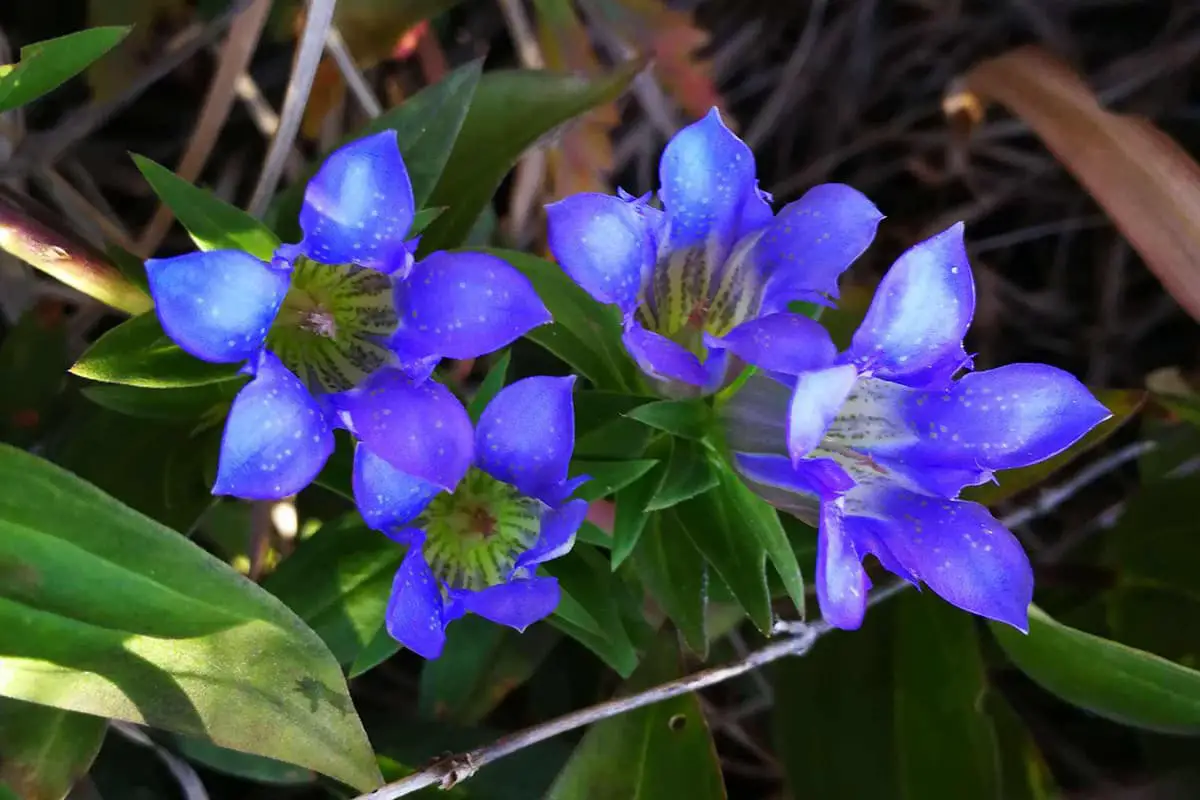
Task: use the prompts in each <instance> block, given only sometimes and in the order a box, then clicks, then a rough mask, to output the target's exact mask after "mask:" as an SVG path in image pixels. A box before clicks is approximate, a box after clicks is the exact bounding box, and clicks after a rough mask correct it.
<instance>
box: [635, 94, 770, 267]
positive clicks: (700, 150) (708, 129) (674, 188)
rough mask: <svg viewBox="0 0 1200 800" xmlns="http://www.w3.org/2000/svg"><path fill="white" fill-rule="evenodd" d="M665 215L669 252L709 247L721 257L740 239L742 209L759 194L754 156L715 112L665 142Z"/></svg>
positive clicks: (662, 192) (662, 176)
mask: <svg viewBox="0 0 1200 800" xmlns="http://www.w3.org/2000/svg"><path fill="white" fill-rule="evenodd" d="M658 172H659V181H660V183H661V185H662V188H661V190H660V196H661V197H662V202H663V207H664V208H665V210H666V212H667V230H668V234H667V235H668V237H669V238H668V241H667V247H668V248H669V249H670V250H678V249H681V248H685V247H694V246H698V245H703V244H706V243H708V242H710V241H711V242H712V244H713V245H714V246H715V247H716V248H717V250H718V251H719V252H720V256H721V257H722V258H723V257H724V254H725V252H727V251H728V249H729V248H730V247H731V246H732V245H733V241H734V239H735V238H736V237H737V228H738V224H739V222H740V221H741V217H742V210H743V207H744V206H745V204H746V202H747V200H748V199H749V198H750V196H751V195H752V194H753V193H754V192H756V185H757V184H756V181H755V176H754V154H753V153H751V152H750V148H749V147H747V146H746V143H745V142H743V141H742V140H741V139H739V138H738V137H737V136H735V135H734V134H733V132H732V131H730V130H729V128H727V127H725V123H724V122H722V121H721V115H720V112H718V111H717V110H716V109H715V108H714V109H713V110H712V111H710V112H709V113H708V114H707V115H705V117H704V118H703V119H701V120H700V121H699V122H695V123H692V124H691V125H688V126H687V127H686V128H684V129H683V130H681V131H679V133H677V134H675V136H674V138H672V139H671V141H670V142H668V143H667V146H666V149H665V150H664V151H663V155H662V160H661V162H660V163H659V170H658Z"/></svg>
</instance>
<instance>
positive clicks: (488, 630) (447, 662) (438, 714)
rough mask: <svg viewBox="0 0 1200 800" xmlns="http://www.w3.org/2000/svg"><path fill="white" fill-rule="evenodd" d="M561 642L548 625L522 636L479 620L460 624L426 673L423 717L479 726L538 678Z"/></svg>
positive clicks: (422, 690) (422, 686)
mask: <svg viewBox="0 0 1200 800" xmlns="http://www.w3.org/2000/svg"><path fill="white" fill-rule="evenodd" d="M561 638H562V637H561V635H560V634H559V633H558V631H556V630H554V629H553V628H551V627H548V626H546V625H534V626H533V627H531V628H529V629H528V630H526V631H524V632H523V633H518V632H516V631H514V630H512V629H511V628H505V627H502V626H500V625H497V624H496V623H494V622H490V621H489V620H486V619H483V618H482V617H477V616H474V615H467V616H466V617H463V618H462V619H460V620H457V621H455V622H454V624H452V625H450V627H448V628H447V629H446V648H445V651H444V652H443V653H442V655H441V657H440V658H438V659H436V660H434V661H427V662H426V663H425V666H424V667H423V668H422V669H421V683H420V691H419V693H418V703H419V710H420V712H421V714H422V715H423V716H426V717H430V718H434V719H442V720H447V721H451V722H456V723H458V724H460V725H474V724H475V723H477V722H479V721H480V720H482V719H483V718H484V717H485V716H487V715H488V714H489V713H490V712H491V711H492V710H493V709H495V707H496V706H498V705H499V704H500V702H501V701H502V700H504V698H505V697H507V696H508V695H509V693H511V692H512V691H513V690H514V689H516V688H518V687H519V686H521V685H522V684H524V683H525V682H526V681H528V680H529V679H530V678H531V677H533V673H534V671H536V670H537V668H538V666H540V665H541V663H542V662H543V661H544V660H545V659H546V656H548V655H549V654H550V651H551V650H552V649H553V648H554V646H555V645H556V644H558V642H559V641H560V640H561Z"/></svg>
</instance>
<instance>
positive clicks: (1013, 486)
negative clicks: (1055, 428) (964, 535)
mask: <svg viewBox="0 0 1200 800" xmlns="http://www.w3.org/2000/svg"><path fill="white" fill-rule="evenodd" d="M1093 394H1095V395H1096V399H1097V400H1099V401H1100V402H1101V403H1103V404H1104V405H1105V406H1107V407H1108V410H1109V411H1111V412H1112V414H1113V415H1112V418H1111V419H1108V420H1107V421H1105V422H1102V423H1100V424H1099V425H1097V426H1096V427H1095V428H1093V429H1092V430H1091V431H1089V432H1088V434H1087V435H1086V436H1084V437H1083V438H1082V439H1080V440H1079V441H1078V442H1076V443H1075V444H1074V445H1072V446H1071V447H1069V448H1067V450H1065V451H1064V452H1062V453H1059V454H1058V455H1056V456H1055V457H1054V458H1048V459H1046V460H1045V461H1041V462H1039V463H1037V464H1034V465H1033V466H1031V467H1025V468H1024V469H1013V470H1006V471H1004V472H1001V473H1000V474H999V475H998V476H997V478H998V480H999V481H1000V482H999V483H998V484H996V483H989V484H986V485H984V486H968V487H967V488H966V489H963V493H962V497H963V499H964V500H970V501H972V502H975V503H982V504H983V505H985V506H994V505H996V504H997V503H1001V502H1003V501H1005V500H1007V499H1009V498H1010V497H1013V496H1015V495H1017V494H1019V493H1020V492H1023V491H1025V490H1026V489H1031V488H1033V487H1034V486H1037V485H1038V484H1041V483H1043V482H1044V481H1045V480H1046V479H1047V478H1049V477H1050V476H1051V475H1053V474H1054V473H1055V472H1058V470H1060V469H1062V468H1063V467H1065V466H1066V465H1067V464H1070V463H1071V462H1072V461H1074V460H1075V459H1076V458H1078V457H1079V456H1081V455H1083V454H1084V453H1086V452H1087V451H1088V450H1091V449H1092V448H1093V447H1095V446H1096V445H1098V444H1101V443H1102V442H1104V441H1105V440H1106V439H1108V437H1110V436H1112V435H1113V434H1114V433H1116V432H1117V429H1119V428H1120V427H1121V426H1122V425H1124V424H1125V423H1126V422H1128V421H1129V419H1130V418H1131V417H1132V416H1133V415H1134V414H1136V413H1137V412H1138V410H1139V409H1141V407H1142V405H1143V404H1144V403H1145V402H1146V393H1145V392H1141V391H1133V390H1130V389H1100V390H1096V391H1094V392H1093Z"/></svg>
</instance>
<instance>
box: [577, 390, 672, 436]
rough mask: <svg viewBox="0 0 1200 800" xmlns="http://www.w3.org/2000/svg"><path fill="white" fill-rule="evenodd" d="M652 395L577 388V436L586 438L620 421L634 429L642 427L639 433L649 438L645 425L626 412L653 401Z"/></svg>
mask: <svg viewBox="0 0 1200 800" xmlns="http://www.w3.org/2000/svg"><path fill="white" fill-rule="evenodd" d="M653 400H654V398H652V397H637V396H635V395H629V394H625V393H624V392H610V391H604V390H597V389H579V388H577V389H576V390H575V438H576V440H579V439H583V438H586V437H588V436H591V435H592V434H594V433H596V432H597V431H599V430H600V429H602V428H604V427H606V426H608V425H609V424H610V423H613V422H620V423H623V424H626V425H628V426H629V427H631V428H634V429H640V430H639V434H641V435H642V436H643V437H644V438H646V439H648V438H649V434H648V432H647V431H646V430H645V427H644V426H642V425H638V424H636V423H634V422H632V421H631V420H628V419H626V418H625V414H626V413H627V412H629V411H631V410H632V409H635V408H637V407H638V406H640V405H643V404H645V403H650V402H653Z"/></svg>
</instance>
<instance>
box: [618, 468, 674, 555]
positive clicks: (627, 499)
mask: <svg viewBox="0 0 1200 800" xmlns="http://www.w3.org/2000/svg"><path fill="white" fill-rule="evenodd" d="M665 472H666V467H660V468H659V469H655V470H652V471H649V472H647V473H646V474H645V475H643V476H642V477H641V478H638V479H637V480H636V481H634V482H633V483H631V484H629V485H628V486H626V487H623V488H622V489H621V490H620V491H618V492H616V496H615V497H614V498H613V502H614V503H615V504H616V513H615V514H614V515H613V530H612V568H613V570H614V571H616V569H617V567H619V566H621V564H622V563H623V562H624V561H625V559H626V558H628V557H629V555H630V553H632V552H633V551H634V549H635V548H636V547H637V543H638V540H639V539H641V537H642V532H643V531H644V530H645V529H646V523H647V521H648V520H649V519H650V516H651V515H650V514H647V513H646V506H647V504H649V502H650V499H651V498H652V497H654V494H655V493H656V492H657V491H658V487H659V485H660V484H661V483H662V480H663V475H664V473H665Z"/></svg>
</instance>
